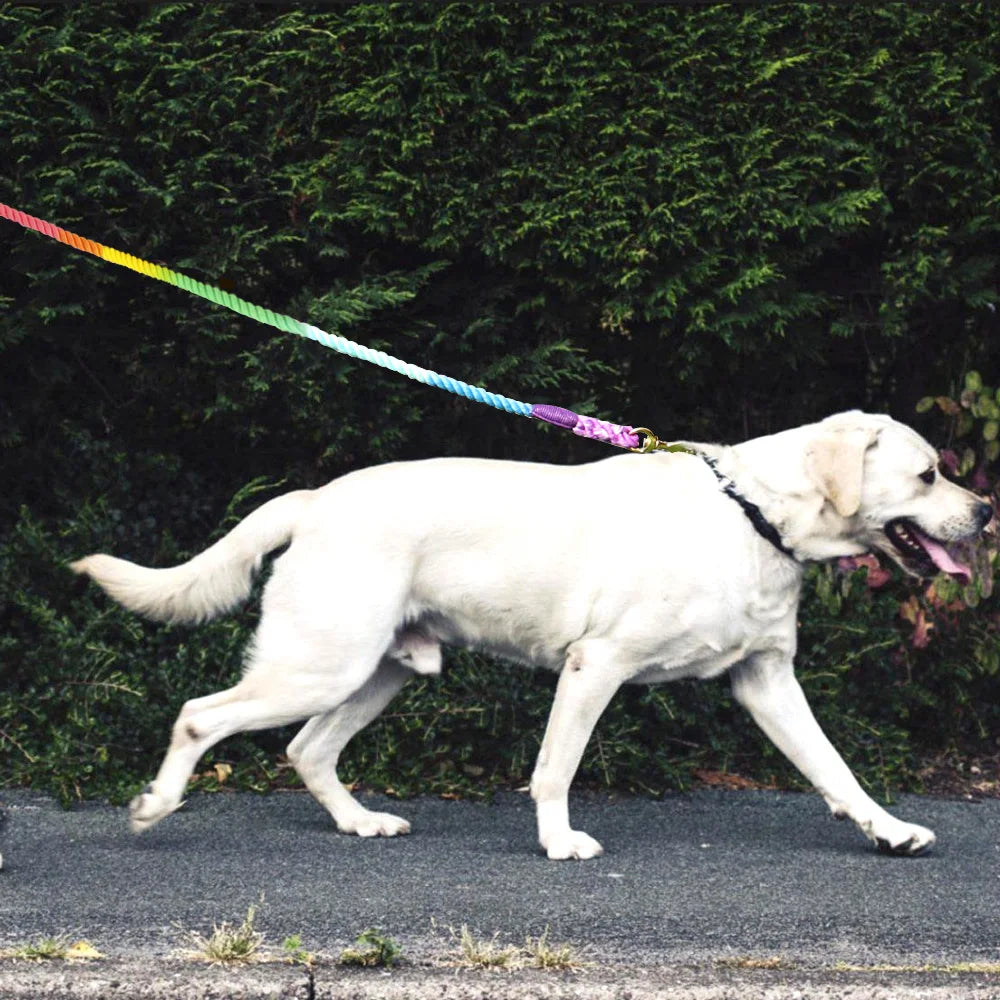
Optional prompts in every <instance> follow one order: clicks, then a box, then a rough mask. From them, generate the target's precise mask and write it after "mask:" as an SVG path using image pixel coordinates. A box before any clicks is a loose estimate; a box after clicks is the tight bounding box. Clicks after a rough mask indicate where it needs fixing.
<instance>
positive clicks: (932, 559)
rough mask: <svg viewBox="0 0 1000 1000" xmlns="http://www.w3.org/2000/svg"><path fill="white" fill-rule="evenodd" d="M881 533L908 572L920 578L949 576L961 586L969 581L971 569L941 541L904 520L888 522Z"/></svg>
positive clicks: (902, 518) (903, 518)
mask: <svg viewBox="0 0 1000 1000" xmlns="http://www.w3.org/2000/svg"><path fill="white" fill-rule="evenodd" d="M883 530H884V531H885V535H886V538H888V539H889V541H890V542H892V544H893V546H894V547H895V549H896V551H897V552H898V553H899V555H900V557H901V559H902V562H903V564H904V566H905V567H906V569H907V570H909V571H910V572H911V573H914V574H916V575H917V576H923V577H931V576H935V575H936V574H937V573H939V572H941V573H948V574H949V575H950V576H953V577H954V578H955V579H956V580H958V581H959V583H962V584H967V583H969V582H970V581H971V580H972V570H971V569H970V568H969V567H968V566H967V565H966V564H965V563H964V562H959V561H958V559H957V558H956V556H955V555H954V554H953V553H952V552H949V551H948V548H946V547H945V544H944V542H939V541H937V539H934V538H931V537H930V536H929V535H925V534H924V533H923V532H922V531H921V530H920V529H919V528H918V527H917V526H916V525H915V524H914V523H913V522H912V521H909V520H907V519H906V518H905V517H899V518H896V520H894V521H890V522H889V523H888V524H887V525H886V526H885V528H884V529H883Z"/></svg>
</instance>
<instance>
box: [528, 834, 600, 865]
mask: <svg viewBox="0 0 1000 1000" xmlns="http://www.w3.org/2000/svg"><path fill="white" fill-rule="evenodd" d="M543 846H544V847H545V853H546V854H547V855H548V856H549V858H551V859H552V860H553V861H566V860H568V859H569V858H575V859H576V860H578V861H586V860H587V858H596V857H599V856H600V855H602V854H603V853H604V848H603V847H601V845H600V844H599V843H598V842H597V841H596V840H594V838H593V837H590V836H588V835H587V834H586V833H583V832H582V831H581V830H567V831H566V832H565V833H561V834H557V835H556V836H554V837H550V838H549V839H548V842H547V843H546V844H544V845H543Z"/></svg>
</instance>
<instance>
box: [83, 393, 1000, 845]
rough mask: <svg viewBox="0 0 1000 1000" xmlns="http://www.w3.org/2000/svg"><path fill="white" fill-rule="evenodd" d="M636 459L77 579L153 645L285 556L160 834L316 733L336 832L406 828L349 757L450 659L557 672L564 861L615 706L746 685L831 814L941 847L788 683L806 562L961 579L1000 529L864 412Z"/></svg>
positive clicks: (169, 770)
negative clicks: (256, 765) (582, 769)
mask: <svg viewBox="0 0 1000 1000" xmlns="http://www.w3.org/2000/svg"><path fill="white" fill-rule="evenodd" d="M689 447H690V448H691V449H693V451H695V452H697V454H664V453H654V454H648V455H620V456H616V457H613V458H608V459H605V460H603V461H598V462H595V463H593V464H589V465H582V466H576V467H560V466H550V465H535V464H528V463H520V462H506V461H486V460H476V459H431V460H427V461H420V462H407V463H399V464H393V465H383V466H378V467H374V468H369V469H365V470H362V471H358V472H354V473H351V474H350V475H346V476H344V477H342V478H340V479H338V480H335V481H334V482H332V483H330V484H329V485H327V486H325V487H323V488H321V489H318V490H312V491H310V490H302V491H298V492H293V493H288V494H286V495H284V496H281V497H278V498H276V499H274V500H272V501H270V502H269V503H266V504H264V505H263V506H262V507H261V508H260V509H258V510H257V511H255V512H254V513H252V514H251V515H250V516H249V517H247V518H246V519H245V520H244V521H242V522H241V523H240V524H239V525H237V527H235V528H234V529H233V530H232V531H231V532H230V533H229V534H228V535H226V537H225V538H223V539H222V540H221V541H219V542H217V543H216V544H215V545H213V546H211V548H209V549H207V550H206V551H204V552H202V553H201V554H200V555H198V556H196V557H195V558H193V559H191V560H190V561H189V562H187V563H184V564H183V565H181V566H176V567H174V568H171V569H146V568H143V567H140V566H137V565H135V564H133V563H130V562H126V561H124V560H121V559H115V558H112V557H111V556H106V555H92V556H88V557H87V558H85V559H82V560H80V561H79V562H77V563H74V564H73V569H74V570H76V571H77V572H79V573H87V574H89V575H90V576H91V577H92V578H93V579H94V580H95V581H96V582H97V583H98V584H100V586H101V587H103V588H104V590H106V591H107V592H108V594H110V595H111V596H112V597H113V598H115V599H116V600H118V601H120V602H121V603H122V604H124V605H125V606H126V607H128V608H131V609H133V610H134V611H136V612H139V613H140V614H144V615H146V616H148V617H150V618H154V619H157V620H160V621H171V622H199V621H204V620H205V619H207V618H209V617H212V616H214V615H217V614H220V613H221V612H224V611H226V610H228V609H230V608H232V607H234V606H235V605H236V604H238V603H239V602H241V601H243V600H244V599H245V598H246V597H247V595H248V593H249V591H250V581H251V577H252V575H253V573H254V571H255V570H257V569H258V568H259V567H260V564H261V560H262V558H263V557H264V555H265V554H266V553H268V552H270V551H272V550H274V549H276V548H278V547H280V546H282V545H285V544H286V543H289V542H290V543H291V544H290V545H289V548H288V550H287V551H286V552H285V553H284V554H282V555H281V556H280V557H279V558H278V559H277V560H276V561H275V564H274V570H273V574H272V576H271V578H270V580H269V581H268V583H267V586H266V588H265V591H264V596H263V609H262V617H261V621H260V626H259V628H258V629H257V633H256V636H255V638H254V641H253V644H252V646H251V648H250V652H249V655H248V658H247V665H246V671H245V673H244V676H243V678H242V680H241V681H240V682H239V683H238V684H237V685H236V686H235V687H233V688H230V689H229V690H227V691H222V692H219V693H218V694H213V695H208V696H207V697H203V698H196V699H194V700H192V701H189V702H187V703H186V704H185V705H184V707H183V709H182V711H181V713H180V716H179V717H178V719H177V722H176V724H175V725H174V729H173V738H172V740H171V743H170V748H169V750H168V752H167V755H166V757H165V759H164V761H163V764H162V766H161V767H160V770H159V773H158V774H157V776H156V779H155V780H154V781H153V782H152V784H151V785H148V786H147V787H146V789H145V790H144V792H143V793H142V794H141V795H139V796H138V797H137V798H136V799H134V800H133V802H132V804H131V806H130V811H131V825H132V828H133V830H135V831H137V832H138V831H141V830H145V829H147V828H148V827H150V826H152V825H153V824H154V823H156V822H158V821H159V820H161V819H162V818H163V817H164V816H166V815H167V814H168V813H170V812H172V811H173V810H174V809H176V808H177V807H178V805H180V803H181V797H182V796H183V794H184V790H185V786H186V784H187V781H188V778H189V776H190V775H191V772H192V770H193V768H194V766H195V764H196V762H197V760H198V758H199V757H200V756H201V755H202V754H203V753H204V752H205V751H206V750H207V749H208V748H209V747H211V746H212V745H213V744H215V743H216V742H217V741H218V740H221V739H223V738H224V737H226V736H229V735H231V734H233V733H236V732H240V731H245V730H253V729H264V728H268V727H272V726H280V725H284V724H286V723H291V722H296V721H298V720H302V719H308V722H306V724H305V726H304V727H303V728H302V730H301V731H300V732H299V733H298V735H297V736H296V737H295V739H294V740H293V741H292V743H291V744H290V746H289V748H288V757H289V760H290V761H291V762H292V763H293V764H294V766H295V768H296V769H297V770H298V772H299V774H300V775H301V777H302V780H303V781H304V782H305V784H306V786H307V787H308V788H309V790H310V791H311V792H312V793H313V795H315V796H316V798H317V799H318V800H319V801H320V802H321V803H322V804H323V805H324V806H325V807H326V809H327V810H329V812H330V814H331V815H332V816H333V818H334V820H335V821H336V824H337V826H338V828H339V829H340V830H342V831H344V832H348V833H357V834H360V835H361V836H377V835H382V836H389V837H391V836H394V835H396V834H402V833H407V832H408V831H409V829H410V827H409V824H408V823H407V822H406V820H404V819H400V818H399V817H397V816H393V815H391V814H388V813H375V812H371V811H370V810H368V809H365V808H364V807H363V806H362V805H361V804H360V803H359V802H358V801H356V800H355V799H354V798H353V797H352V796H351V795H350V793H349V792H348V791H347V789H346V788H345V787H344V786H343V785H342V784H341V783H340V781H339V780H338V778H337V775H336V764H337V759H338V756H339V754H340V752H341V751H342V750H343V748H344V746H345V745H346V744H347V742H348V740H350V738H351V737H352V736H353V735H354V734H355V733H357V732H358V731H359V730H360V729H361V728H362V727H363V726H365V725H367V724H368V723H369V722H370V721H371V720H372V719H374V718H375V717H376V716H377V715H378V713H379V712H380V711H381V710H382V709H383V708H384V707H385V706H386V704H387V703H388V702H389V700H390V699H391V698H392V696H393V695H394V694H395V693H396V692H397V691H398V690H399V689H400V688H401V687H402V686H403V684H405V682H406V680H407V678H408V677H409V676H411V675H412V673H413V672H416V673H422V674H433V673H437V672H438V671H439V670H440V669H441V644H442V643H450V644H458V645H465V646H475V647H478V648H481V649H486V650H490V651H492V652H494V653H497V654H500V655H501V656H504V657H508V658H511V659H514V660H519V661H523V662H526V663H530V664H535V665H538V666H543V667H547V668H549V669H551V670H555V671H558V672H559V681H558V685H557V689H556V696H555V701H554V703H553V706H552V712H551V715H550V718H549V722H548V727H547V729H546V732H545V738H544V741H543V743H542V748H541V752H540V754H539V758H538V763H537V766H536V768H535V772H534V775H533V778H532V781H531V793H532V796H533V797H534V799H535V801H536V803H537V816H538V836H539V840H540V842H541V845H542V847H543V848H544V849H545V851H546V852H547V853H548V856H549V857H550V858H591V857H594V856H595V855H598V854H600V853H601V850H602V848H601V845H600V844H599V843H597V841H596V840H594V839H593V838H591V837H589V836H588V835H587V834H586V833H582V832H580V831H577V830H573V829H572V828H571V827H570V823H569V809H568V805H567V795H568V791H569V787H570V782H571V781H572V779H573V775H574V773H575V772H576V769H577V766H578V764H579V762H580V757H581V755H582V754H583V751H584V747H585V745H586V743H587V740H588V739H589V737H590V734H591V731H592V729H593V727H594V724H595V723H596V722H597V719H598V717H599V716H600V714H601V712H602V711H603V709H604V707H605V706H606V705H607V704H608V702H609V700H610V699H611V697H612V695H614V693H615V691H617V690H618V688H619V687H620V686H621V685H622V684H626V683H639V684H653V683H659V682H661V681H669V680H674V679H676V678H679V677H699V678H706V677H714V676H716V675H717V674H720V673H722V672H723V671H727V670H728V671H729V673H730V676H731V678H732V685H733V692H734V694H735V696H736V698H737V699H738V700H739V701H740V702H741V703H742V704H743V705H744V706H745V707H746V708H747V709H748V710H749V711H750V713H751V715H752V716H753V717H754V719H756V721H757V722H758V724H759V725H760V726H761V728H762V729H763V730H764V732H765V733H766V734H767V735H768V736H769V737H770V738H771V739H772V740H773V741H774V743H775V744H777V746H778V747H779V748H780V749H781V750H782V751H783V752H784V753H785V754H786V755H787V756H788V758H789V759H790V760H791V761H792V763H793V764H795V766H796V767H797V768H798V769H799V770H800V771H801V772H802V773H803V774H804V775H805V776H806V778H807V779H808V780H809V781H810V782H811V783H812V784H813V785H814V786H815V787H816V788H817V789H818V790H819V792H820V793H821V794H822V795H823V797H824V798H825V799H826V801H827V803H828V804H829V806H830V809H831V810H832V811H833V813H834V814H835V815H837V816H849V817H850V818H851V819H853V820H854V821H855V823H857V824H858V826H859V827H860V828H861V830H862V831H863V832H864V833H865V834H866V835H867V836H868V837H869V838H870V839H871V840H872V841H874V842H875V843H877V844H878V845H879V847H881V848H882V849H883V850H888V851H892V852H895V853H900V854H916V853H918V852H919V851H922V850H924V849H925V848H927V847H928V846H929V845H930V844H932V843H933V842H934V834H933V833H932V832H931V831H930V830H927V829H925V828H924V827H921V826H915V825H912V824H910V823H905V822H901V821H900V820H897V819H895V818H893V817H892V816H891V815H889V813H887V812H886V811H885V810H884V809H882V808H881V807H880V806H879V805H877V804H876V803H875V802H874V801H872V799H871V798H869V796H868V795H866V794H865V792H864V791H863V790H862V788H861V786H860V785H859V784H858V782H857V781H856V780H855V778H854V776H853V775H852V774H851V772H850V770H849V769H848V767H847V765H846V764H845V763H844V762H843V760H842V759H841V757H840V756H839V755H838V753H837V752H836V750H834V748H833V746H831V744H830V743H829V742H828V740H827V739H826V737H825V736H824V735H823V733H822V731H821V730H820V728H819V726H818V725H817V723H816V721H815V719H814V718H813V715H812V713H811V711H810V710H809V706H808V704H807V703H806V700H805V698H804V696H803V694H802V690H801V688H800V687H799V684H798V682H797V681H796V679H795V675H794V673H793V668H792V658H793V656H794V654H795V642H796V620H795V619H796V609H797V607H798V602H799V590H800V586H801V581H802V563H803V562H807V561H809V560H816V559H829V558H831V557H835V556H851V555H858V554H860V553H863V552H867V551H870V550H872V549H878V550H879V551H881V552H884V553H885V554H887V555H888V556H889V557H891V558H892V559H894V560H895V561H896V562H897V563H899V564H900V565H901V566H902V567H903V568H904V569H905V570H906V571H907V572H909V573H911V574H914V575H917V576H925V577H926V576H931V575H933V574H934V573H936V572H938V571H939V570H943V571H945V572H949V573H952V574H955V575H961V576H966V577H967V576H968V571H967V570H966V568H965V567H964V566H962V565H961V564H960V563H958V562H956V561H955V559H954V558H953V557H952V556H951V555H949V553H948V552H947V551H946V548H945V545H946V543H948V542H953V541H958V540H961V539H966V538H970V537H972V536H974V535H976V534H978V533H979V532H980V531H981V530H982V528H983V527H984V526H985V525H986V524H987V523H988V522H989V520H990V518H991V516H992V508H991V507H990V505H988V504H986V503H984V502H982V501H981V500H980V499H979V498H978V497H976V496H974V495H973V494H972V493H969V492H967V491H966V490H964V489H961V488H960V487H958V486H956V485H954V484H953V483H950V482H948V481H947V480H945V479H944V478H943V477H942V476H940V475H939V474H938V471H937V466H938V457H937V455H936V453H935V451H934V450H933V449H932V448H931V447H930V445H928V444H927V442H926V441H924V440H923V439H922V438H921V437H920V436H919V435H917V434H916V433H915V432H914V431H912V430H910V429H909V428H907V427H905V426H903V425H902V424H899V423H897V422H895V421H893V420H891V419H890V418H889V417H885V416H873V415H868V414H864V413H860V412H857V411H854V412H850V413H843V414H838V415H836V416H833V417H830V418H828V419H826V420H824V421H822V422H821V423H818V424H811V425H809V426H805V427H799V428H796V429H793V430H788V431H784V432H782V433H779V434H774V435H771V436H768V437H762V438H757V439H754V440H751V441H747V442H745V443H744V444H740V445H736V446H735V447H725V446H720V445H709V444H692V445H690V446H689Z"/></svg>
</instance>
